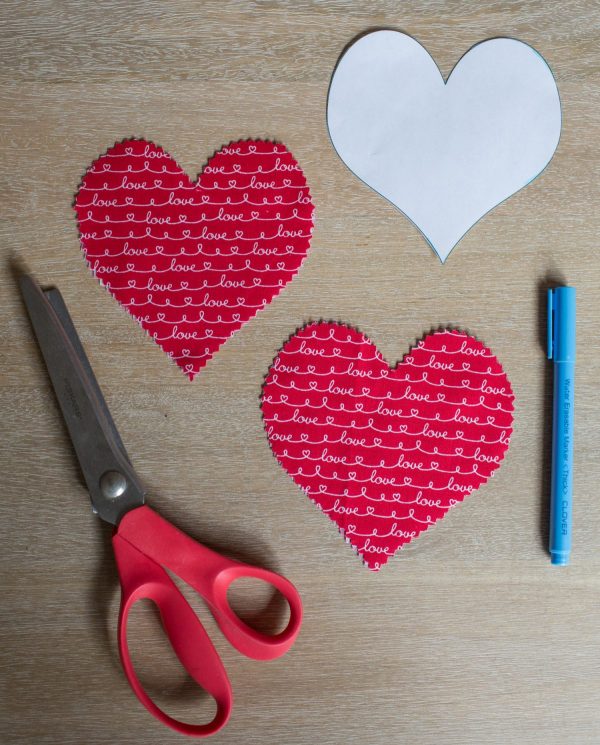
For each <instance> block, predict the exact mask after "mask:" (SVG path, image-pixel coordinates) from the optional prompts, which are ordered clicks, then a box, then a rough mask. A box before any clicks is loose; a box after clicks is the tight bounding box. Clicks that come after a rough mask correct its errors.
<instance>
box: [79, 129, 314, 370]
mask: <svg viewBox="0 0 600 745" xmlns="http://www.w3.org/2000/svg"><path fill="white" fill-rule="evenodd" d="M75 210H76V212H77V217H78V220H79V227H80V237H81V247H82V249H83V252H84V254H85V255H86V258H87V261H88V264H89V266H90V268H91V269H92V271H93V272H94V274H95V275H96V277H97V278H98V279H99V280H100V282H101V284H103V285H104V287H106V289H108V291H109V292H110V293H111V294H112V295H113V296H114V297H115V298H116V300H117V301H118V302H119V303H120V304H121V305H123V307H125V308H126V309H127V311H128V312H129V313H130V314H131V315H132V316H133V317H134V318H136V319H137V321H138V322H139V323H140V325H141V326H142V327H143V328H144V329H145V330H146V331H147V332H148V334H149V335H150V337H151V338H153V339H154V340H155V341H156V343H157V344H159V346H160V347H161V348H162V349H163V350H164V351H165V352H166V354H167V356H168V357H169V358H170V359H172V360H173V361H175V362H176V363H177V364H178V365H179V367H181V369H182V370H183V371H184V372H185V373H186V375H188V377H189V378H190V379H192V378H193V377H194V375H196V374H197V373H198V372H199V371H200V370H201V368H202V367H204V365H205V364H206V363H207V361H208V360H209V359H210V358H211V357H212V356H213V355H214V354H215V352H216V351H217V349H218V348H219V347H220V346H221V345H222V344H223V343H224V342H225V341H226V340H227V339H228V338H229V337H230V336H231V334H233V333H234V332H235V331H236V330H237V329H239V328H240V327H241V326H242V325H243V324H244V323H246V321H248V320H249V319H250V318H252V316H254V315H255V314H256V312H257V311H258V310H260V309H261V308H263V307H264V306H265V305H266V304H267V303H269V302H270V301H271V300H272V299H273V297H275V296H276V295H277V294H278V293H279V292H280V291H281V289H282V288H283V287H284V286H285V285H286V284H287V283H288V282H289V281H290V280H291V279H292V278H293V277H294V275H295V274H296V272H297V271H298V269H299V268H300V265H301V264H302V262H303V260H304V259H305V257H306V254H307V251H308V248H309V245H310V239H311V235H312V227H313V211H314V208H313V204H312V201H311V197H310V193H309V190H308V187H307V185H306V179H305V178H304V175H303V173H302V170H301V169H300V166H299V165H298V164H297V163H296V161H295V160H294V158H293V156H292V155H291V153H290V152H289V151H288V150H287V149H286V148H285V146H284V145H281V144H277V145H276V144H274V143H271V142H264V141H254V142H252V141H243V142H237V143H234V144H232V145H228V146H226V147H224V148H222V150H220V151H219V152H218V153H216V154H215V155H214V156H213V157H212V158H211V159H210V161H209V162H208V164H207V166H206V167H205V168H204V170H203V172H202V173H201V175H200V176H199V178H198V181H197V182H193V181H192V180H191V179H189V178H188V177H187V175H186V174H184V173H183V171H182V170H181V168H180V167H179V166H178V165H177V163H176V162H175V161H174V160H173V159H172V158H171V157H170V156H169V155H168V154H167V153H165V152H164V151H163V150H162V149H161V148H159V147H157V146H156V145H154V144H153V143H151V142H146V141H144V140H129V141H125V142H121V143H118V144H116V145H115V146H114V147H113V148H111V149H110V150H109V152H107V153H106V154H105V155H103V156H102V157H101V158H99V159H98V160H97V161H95V163H93V164H92V166H91V167H90V169H89V170H88V172H87V173H86V175H85V177H84V178H83V181H82V184H81V186H80V189H79V191H78V194H77V197H76V200H75ZM128 228H129V229H128ZM199 256H201V257H202V259H198V258H196V259H194V257H199ZM191 308H202V309H203V311H202V312H200V313H199V314H198V315H197V316H195V315H189V309H191Z"/></svg>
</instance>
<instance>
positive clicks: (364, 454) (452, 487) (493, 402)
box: [262, 323, 514, 570]
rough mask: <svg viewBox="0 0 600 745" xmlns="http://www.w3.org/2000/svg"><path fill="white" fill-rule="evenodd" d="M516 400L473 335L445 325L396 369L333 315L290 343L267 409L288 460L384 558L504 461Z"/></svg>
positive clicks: (326, 508) (374, 564)
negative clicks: (443, 328)
mask: <svg viewBox="0 0 600 745" xmlns="http://www.w3.org/2000/svg"><path fill="white" fill-rule="evenodd" d="M513 401H514V396H513V393H512V389H511V386H510V382H509V380H508V378H507V376H506V374H505V373H504V371H503V370H502V366H501V365H500V363H499V362H498V360H497V359H496V357H495V356H494V355H493V354H492V352H491V351H490V350H489V349H487V348H486V347H485V346H484V345H483V344H482V343H481V342H479V341H477V340H476V339H474V338H473V337H472V336H468V335H467V334H464V333H461V332H459V331H450V330H444V331H438V332H436V333H433V334H431V335H429V336H426V337H425V338H424V339H423V340H422V341H420V342H419V343H418V344H417V346H416V347H415V348H414V349H412V350H411V352H410V353H409V354H408V355H407V356H406V357H405V358H404V360H403V361H402V362H401V363H399V364H398V365H397V367H395V368H392V369H390V367H389V366H388V364H387V363H386V362H385V360H384V359H383V357H382V356H381V354H380V353H379V351H378V350H377V348H376V347H375V345H374V344H372V342H371V341H369V339H367V338H366V337H365V336H363V335H362V334H360V333H358V332H357V331H355V330H354V329H351V328H348V327H346V326H342V325H340V324H335V323H322V324H311V325H309V326H306V327H305V328H303V329H302V330H301V331H299V332H298V333H297V334H296V335H295V336H293V337H292V338H291V339H290V340H289V341H288V343H287V344H286V345H285V346H284V347H283V349H282V350H281V352H280V353H279V355H278V356H277V358H276V359H275V362H274V363H273V365H272V367H271V369H270V370H269V374H268V376H267V379H266V382H265V386H264V389H263V396H262V411H263V415H264V421H265V427H266V429H267V434H268V437H269V442H270V444H271V448H272V449H273V452H274V454H275V456H276V457H277V460H278V461H279V463H280V464H281V465H282V466H283V468H284V469H285V470H286V471H287V472H288V473H289V475H290V476H291V477H292V478H293V479H294V481H295V482H296V483H297V484H298V485H299V486H300V487H301V488H302V489H303V490H304V491H305V492H306V494H307V495H308V496H309V497H310V499H311V500H312V501H313V502H315V504H316V505H317V506H318V507H319V508H320V509H321V510H322V511H323V512H325V513H326V514H327V515H328V516H329V517H330V518H331V520H333V522H335V523H336V525H337V526H338V527H339V528H340V530H341V531H342V533H343V534H344V536H345V538H346V540H347V541H348V542H350V543H351V544H352V546H353V547H354V548H355V549H356V550H357V551H358V553H359V554H360V555H361V556H362V557H363V559H364V561H365V563H366V564H367V566H368V567H369V568H370V569H373V570H378V569H380V568H381V567H382V566H383V565H384V564H385V563H386V562H387V560H388V559H389V558H390V556H393V555H394V553H395V552H396V551H397V550H398V549H399V548H401V547H402V546H404V545H405V544H406V543H408V542H409V541H410V540H412V539H413V538H415V537H416V536H418V535H419V534H420V533H422V532H423V531H424V530H427V528H428V527H429V526H430V525H432V524H433V523H435V522H436V521H437V520H439V519H440V518H442V517H444V515H445V514H446V513H447V512H448V510H449V509H450V507H453V506H454V505H455V504H457V503H459V502H461V501H462V500H463V499H464V498H465V497H466V496H467V494H470V493H471V492H472V491H473V490H475V489H477V488H478V487H479V486H481V484H483V483H485V481H487V479H488V478H489V477H490V476H491V475H492V474H493V472H494V471H495V470H496V468H498V466H499V465H500V462H501V460H502V458H503V457H504V454H505V452H506V450H507V448H508V443H509V439H510V435H511V432H512V421H513V414H512V412H513Z"/></svg>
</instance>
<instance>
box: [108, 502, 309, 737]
mask: <svg viewBox="0 0 600 745" xmlns="http://www.w3.org/2000/svg"><path fill="white" fill-rule="evenodd" d="M113 547H114V550H115V556H116V560H117V566H118V570H119V576H120V578H121V585H122V590H123V596H122V601H121V612H120V616H119V649H120V652H121V659H122V661H123V667H124V670H125V674H126V675H127V678H128V680H129V682H130V684H131V687H132V688H133V690H134V692H135V693H136V695H137V697H138V698H139V699H140V701H141V702H142V703H143V704H144V706H145V707H146V708H147V709H148V711H150V712H151V713H152V714H154V716H156V717H157V718H158V719H159V720H160V721H162V722H163V723H165V724H167V725H169V726H170V727H172V728H173V729H175V730H177V731H178V732H182V733H183V734H188V735H195V736H197V737H202V736H206V735H211V734H213V733H215V732H217V731H218V730H219V729H220V728H221V727H223V725H224V724H225V723H226V722H227V719H228V718H229V714H230V711H231V705H232V694H231V687H230V684H229V680H228V678H227V673H226V672H225V669H224V667H223V664H222V663H221V660H220V658H219V656H218V654H217V652H216V650H215V648H214V646H213V644H212V642H211V641H210V639H209V637H208V635H207V634H206V631H205V630H204V627H203V626H202V624H201V623H200V621H199V619H198V617H197V616H196V614H195V613H194V611H193V610H192V608H191V607H190V605H189V603H188V602H187V600H185V598H184V597H183V595H182V594H181V593H180V591H179V590H178V588H177V587H176V585H175V584H174V582H173V581H172V580H171V579H170V577H169V576H168V574H167V573H166V572H165V570H164V569H163V567H166V568H168V569H170V570H171V571H172V572H173V573H174V574H176V575H177V576H178V577H180V578H181V579H182V580H183V581H184V582H187V583H188V584H189V585H191V586H192V587H193V588H194V589H195V590H196V591H197V592H198V593H199V594H200V595H201V596H202V597H203V598H204V599H205V600H206V602H207V603H208V606H209V607H210V609H211V612H212V614H213V615H214V617H215V619H216V621H217V623H218V624H219V626H220V628H221V630H222V632H223V634H224V635H225V636H226V637H227V639H228V640H229V641H230V642H231V644H232V645H233V646H234V647H235V648H236V649H238V650H239V651H240V652H242V653H243V654H245V655H246V656H248V657H252V658H254V659H257V660H269V659H273V658H275V657H279V656H281V655H282V654H284V653H285V652H287V651H288V649H289V648H290V647H291V646H292V644H293V643H294V640H295V639H296V636H297V635H298V632H299V631H300V624H301V622H302V603H301V600H300V596H299V595H298V592H297V590H296V588H295V587H294V586H293V585H292V583H291V582H289V581H288V580H287V579H285V577H282V576H281V575H279V574H275V573H274V572H270V571H267V570H266V569H260V568H259V567H253V566H250V565H248V564H242V563H239V562H236V561H232V560H230V559H227V558H225V557H224V556H221V555H220V554H218V553H216V552H214V551H211V550H210V549H208V548H206V546H203V545H201V544H200V543H197V542H196V541H194V540H193V539H192V538H190V537H189V536H187V535H186V534H185V533H182V532H181V531H180V530H178V529H177V528H176V527H174V526H173V525H171V523H169V522H168V521H167V520H164V519H163V518H162V517H160V515H158V514H157V513H156V512H154V511H153V510H152V509H150V507H146V506H143V507H138V508H137V509H134V510H131V511H130V512H128V513H127V514H126V515H125V517H124V518H123V519H122V520H121V522H120V524H119V527H118V530H117V532H116V533H115V535H114V537H113ZM243 577H251V578H255V579H260V580H263V581H264V582H267V583H268V584H270V585H272V586H273V587H274V588H275V589H277V590H278V591H279V592H280V593H281V594H282V595H283V596H284V597H285V598H286V600H287V602H288V604H289V607H290V619H289V622H288V625H287V627H286V628H285V629H284V630H283V631H282V632H281V633H279V634H276V635H273V636H269V635H267V634H261V633H260V632H258V631H256V630H255V629H253V628H251V627H250V626H248V625H247V624H246V623H244V622H243V621H242V620H241V619H240V618H239V617H238V616H237V615H236V613H235V612H234V610H233V609H232V608H231V606H230V604H229V601H228V599H227V590H228V589H229V586H230V585H231V584H232V583H233V582H235V580H237V579H240V578H243ZM143 598H148V599H150V600H152V601H153V602H154V603H156V605H157V606H158V609H159V611H160V614H161V619H162V622H163V626H164V628H165V631H166V633H167V636H168V638H169V640H170V642H171V644H172V646H173V649H174V650H175V653H176V654H177V656H178V658H179V660H180V661H181V663H182V665H183V666H184V667H185V668H186V670H187V671H188V672H189V674H190V675H191V676H192V677H193V678H194V680H196V682H197V683H198V684H199V685H201V686H202V688H204V689H205V690H206V691H207V692H208V693H210V695H211V696H213V698H214V699H215V701H216V703H217V713H216V715H215V718H214V719H213V721H212V722H210V723H209V724H205V725H191V724H185V723H183V722H179V721H177V720H175V719H173V718H172V717H170V716H169V715H167V714H165V712H163V711H162V710H161V709H159V708H158V707H157V706H156V704H154V702H153V701H152V700H151V699H150V697H149V696H148V695H147V693H146V692H145V691H144V689H143V687H142V685H141V683H140V681H139V679H138V678H137V676H136V674H135V671H134V668H133V665H132V662H131V659H130V656H129V649H128V646H127V619H128V616H129V611H130V610H131V608H132V606H133V605H134V604H135V603H136V602H137V601H138V600H141V599H143Z"/></svg>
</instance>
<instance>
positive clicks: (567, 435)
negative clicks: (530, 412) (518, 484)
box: [550, 361, 575, 566]
mask: <svg viewBox="0 0 600 745" xmlns="http://www.w3.org/2000/svg"><path fill="white" fill-rule="evenodd" d="M574 378H575V363H574V361H568V362H555V363H554V409H553V415H552V482H551V487H550V488H551V492H550V556H551V561H552V564H556V565H558V566H565V565H566V564H568V563H569V554H570V553H571V529H572V505H573V418H574V391H575V379H574Z"/></svg>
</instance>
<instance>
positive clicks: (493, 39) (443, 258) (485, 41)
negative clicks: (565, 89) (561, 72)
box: [326, 27, 562, 264]
mask: <svg viewBox="0 0 600 745" xmlns="http://www.w3.org/2000/svg"><path fill="white" fill-rule="evenodd" d="M382 32H390V33H394V34H400V35H401V36H404V37H407V38H408V39H411V40H412V41H414V42H415V43H416V44H418V46H419V47H420V48H421V50H423V51H424V52H425V53H426V55H427V57H428V58H429V60H430V62H432V63H433V65H434V67H435V69H436V70H437V71H438V73H439V76H440V79H441V81H442V83H443V85H444V88H446V86H447V85H448V83H449V82H450V79H451V78H452V75H453V74H454V73H455V72H456V71H457V70H458V69H459V68H460V65H461V63H462V62H463V60H465V58H466V57H467V56H468V55H469V54H470V53H471V52H472V51H473V50H475V49H476V48H477V47H480V46H482V45H484V44H488V43H490V42H496V41H512V42H516V43H518V44H520V45H523V46H524V47H526V48H527V49H529V50H530V51H532V52H533V53H534V54H535V55H536V56H537V57H538V58H539V59H540V60H541V61H542V62H543V63H544V64H545V66H546V68H547V70H548V72H549V73H550V76H551V77H552V79H553V81H554V85H555V88H556V96H557V99H558V114H559V131H558V137H557V139H556V144H555V145H554V148H553V150H552V152H551V153H550V155H549V157H548V159H547V161H546V163H545V164H544V165H543V166H542V167H541V168H540V170H539V171H538V172H537V173H535V174H534V175H533V176H531V177H530V178H529V180H527V181H526V182H525V183H523V184H522V185H521V186H519V187H518V188H516V189H515V190H514V191H512V192H511V193H510V194H508V195H506V196H505V197H503V198H502V199H500V200H499V201H498V202H496V203H495V204H493V205H492V206H491V207H489V208H488V209H487V210H486V211H485V212H483V213H482V214H481V215H480V216H479V217H478V218H477V219H476V220H475V221H474V222H473V223H472V224H471V225H470V226H469V227H468V228H466V230H464V232H463V233H462V235H460V237H459V238H458V239H456V240H455V242H454V244H453V245H452V247H451V248H450V250H448V251H447V252H446V253H443V255H442V254H441V253H440V252H439V251H438V249H437V248H436V246H435V245H434V243H433V241H432V240H431V239H430V237H429V236H428V235H427V233H426V232H425V229H424V228H422V227H421V226H420V225H418V224H417V222H415V220H413V219H412V217H411V216H410V215H408V214H407V213H406V212H405V211H404V209H402V207H401V206H399V205H398V204H396V202H394V201H393V199H391V198H390V197H388V196H386V195H385V194H383V193H382V192H380V191H378V189H377V188H375V187H374V186H372V185H371V184H370V183H369V182H368V181H367V180H366V179H365V178H363V177H362V176H360V175H359V174H358V173H357V172H355V171H354V170H352V168H351V167H350V166H349V165H348V164H347V162H346V160H345V158H344V157H343V155H342V154H341V153H340V151H339V148H338V147H336V144H335V138H334V136H333V135H332V133H331V127H330V124H329V121H330V113H329V100H330V94H331V91H332V88H333V84H334V79H335V75H336V73H337V71H338V68H339V67H340V65H341V64H342V62H343V60H344V58H345V57H346V55H347V54H348V53H349V52H351V51H352V48H353V47H354V46H355V45H356V44H357V43H360V41H362V40H363V39H365V38H367V37H369V36H372V35H375V34H378V33H382ZM326 107H327V110H326V120H327V132H328V135H329V140H330V142H331V145H332V147H333V149H334V150H335V152H336V154H337V156H338V157H339V159H340V160H341V161H342V163H343V164H344V166H345V167H346V168H347V169H348V171H350V173H351V174H352V175H353V176H354V177H355V178H357V179H358V180H359V181H360V182H361V183H363V184H364V185H365V186H367V187H368V188H369V189H370V190H371V191H374V192H375V193H376V194H377V195H378V196H380V197H381V198H383V199H385V201H386V202H388V203H389V204H391V205H392V207H394V208H395V209H396V210H397V211H398V212H400V213H401V214H402V215H403V216H404V217H405V218H406V219H407V220H408V221H409V222H410V223H411V224H412V225H413V226H414V227H415V228H416V230H417V231H418V232H419V233H420V234H421V235H422V236H423V238H424V239H425V241H426V242H427V244H428V245H429V247H430V248H431V250H432V251H433V253H434V254H435V255H436V256H437V258H438V259H439V260H440V263H442V264H444V263H445V262H446V260H447V259H448V258H449V256H450V255H451V253H452V252H453V251H454V249H455V248H456V247H457V246H458V244H459V243H460V242H461V241H462V240H463V238H464V237H465V236H466V235H467V233H469V232H470V231H471V230H472V229H473V228H474V227H475V226H476V225H478V224H479V222H480V221H481V220H483V219H484V218H485V217H487V215H489V213H490V212H493V211H494V210H495V209H496V208H497V207H500V206H501V205H502V204H504V202H506V201H508V200H509V199H510V198H511V197H513V196H515V194H518V193H519V192H520V191H522V190H523V189H525V188H526V187H527V186H529V185H530V184H531V183H533V181H535V180H536V179H538V178H539V177H540V176H541V175H542V174H543V173H544V171H545V170H546V169H547V168H548V166H549V165H550V163H551V162H552V160H553V158H554V155H555V153H556V150H557V149H558V146H559V144H560V139H561V136H562V102H561V100H560V91H559V89H558V85H557V83H556V78H555V76H554V73H553V72H552V68H551V66H550V65H549V63H548V62H547V60H546V58H545V57H544V56H543V55H542V54H540V52H538V51H537V49H535V48H534V47H532V46H531V45H530V44H527V43H526V42H524V41H521V40H520V39H517V38H515V37H510V36H493V37H489V38H487V39H481V40H480V41H478V42H475V44H473V45H472V46H471V47H469V49H467V50H466V51H465V52H463V54H462V55H461V56H460V57H459V58H458V60H457V61H456V63H455V64H454V66H453V67H452V69H451V70H450V72H449V74H448V76H447V78H444V75H443V73H442V70H441V68H440V66H439V65H438V63H437V62H436V60H435V58H434V57H433V55H432V54H431V53H430V52H429V50H428V49H427V47H426V46H424V45H423V44H421V42H419V41H418V40H417V39H416V38H415V37H413V36H410V35H409V34H406V33H405V32H403V31H400V30H399V29H397V28H393V27H381V28H376V29H370V30H369V31H366V32H362V33H360V34H357V35H356V36H355V37H354V38H353V39H352V40H351V41H350V42H349V43H348V44H347V45H346V46H345V47H344V49H343V51H342V53H341V55H340V56H339V58H338V60H337V62H336V64H335V67H334V69H333V72H332V74H331V79H330V81H329V87H328V91H327V104H326Z"/></svg>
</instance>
